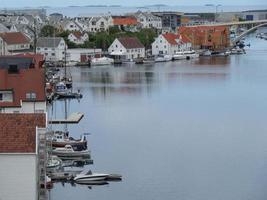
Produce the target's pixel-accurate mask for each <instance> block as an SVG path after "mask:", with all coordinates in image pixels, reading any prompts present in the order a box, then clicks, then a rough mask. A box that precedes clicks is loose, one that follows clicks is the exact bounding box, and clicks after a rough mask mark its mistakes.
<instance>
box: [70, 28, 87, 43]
mask: <svg viewBox="0 0 267 200" xmlns="http://www.w3.org/2000/svg"><path fill="white" fill-rule="evenodd" d="M68 39H69V41H71V42H73V43H75V44H84V43H85V41H87V40H88V39H89V36H88V34H87V33H82V32H79V31H76V32H73V33H70V34H69V36H68Z"/></svg>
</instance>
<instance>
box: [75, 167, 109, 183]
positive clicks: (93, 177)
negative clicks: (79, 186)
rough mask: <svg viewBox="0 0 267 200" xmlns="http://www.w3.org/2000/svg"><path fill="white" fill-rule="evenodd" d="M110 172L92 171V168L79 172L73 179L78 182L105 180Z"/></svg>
mask: <svg viewBox="0 0 267 200" xmlns="http://www.w3.org/2000/svg"><path fill="white" fill-rule="evenodd" d="M108 176H109V174H100V173H92V171H91V170H89V171H87V172H86V173H84V172H82V173H81V174H78V175H77V176H76V177H75V178H74V179H73V180H74V181H75V182H76V183H84V184H86V183H90V182H92V181H103V180H105V179H106V178H107V177H108Z"/></svg>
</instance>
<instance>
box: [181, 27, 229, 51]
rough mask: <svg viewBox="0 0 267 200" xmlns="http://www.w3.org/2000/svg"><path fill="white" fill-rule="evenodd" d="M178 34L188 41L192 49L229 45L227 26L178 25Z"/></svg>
mask: <svg viewBox="0 0 267 200" xmlns="http://www.w3.org/2000/svg"><path fill="white" fill-rule="evenodd" d="M178 34H179V35H181V36H182V37H183V38H185V39H187V40H188V41H190V43H192V48H194V49H210V50H223V49H225V48H226V47H229V45H230V31H229V28H228V27H227V26H191V27H190V26H189V27H180V28H179V30H178Z"/></svg>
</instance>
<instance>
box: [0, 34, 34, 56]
mask: <svg viewBox="0 0 267 200" xmlns="http://www.w3.org/2000/svg"><path fill="white" fill-rule="evenodd" d="M29 49H30V43H24V44H7V43H6V42H5V41H4V40H3V39H2V38H1V37H0V55H8V54H10V53H11V54H12V52H13V51H23V50H29Z"/></svg>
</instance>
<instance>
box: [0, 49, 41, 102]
mask: <svg viewBox="0 0 267 200" xmlns="http://www.w3.org/2000/svg"><path fill="white" fill-rule="evenodd" d="M10 57H14V56H10ZM17 57H32V58H33V59H36V60H35V67H34V68H25V69H19V73H18V74H9V73H8V69H1V66H0V90H12V91H13V102H0V107H20V106H21V101H28V100H27V98H26V93H29V92H31V93H32V92H34V93H35V94H36V99H35V101H45V100H46V95H45V72H44V69H43V68H40V65H42V62H43V61H41V60H40V58H41V56H40V55H30V54H28V55H23V54H21V55H19V56H17ZM3 58H5V57H3Z"/></svg>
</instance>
